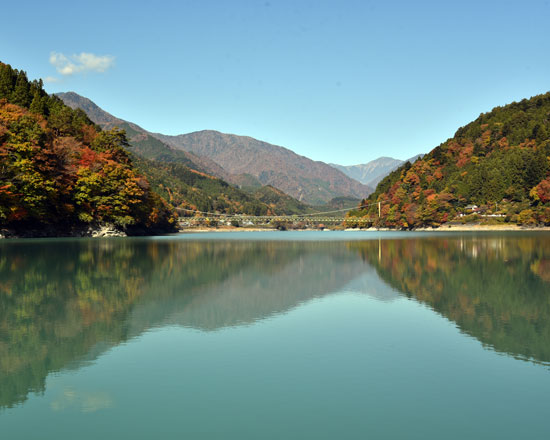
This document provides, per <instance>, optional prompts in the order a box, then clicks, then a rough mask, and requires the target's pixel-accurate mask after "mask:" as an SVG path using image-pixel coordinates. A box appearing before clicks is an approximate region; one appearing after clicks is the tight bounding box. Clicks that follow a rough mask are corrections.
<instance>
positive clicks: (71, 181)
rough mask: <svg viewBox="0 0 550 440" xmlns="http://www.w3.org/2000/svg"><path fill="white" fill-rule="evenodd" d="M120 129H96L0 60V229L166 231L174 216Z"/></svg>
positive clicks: (41, 87)
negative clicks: (94, 227) (135, 163)
mask: <svg viewBox="0 0 550 440" xmlns="http://www.w3.org/2000/svg"><path fill="white" fill-rule="evenodd" d="M125 146H127V140H126V137H125V134H124V132H123V131H120V130H116V129H114V130H109V131H102V130H101V128H99V127H98V126H97V125H95V124H94V123H93V122H92V121H90V119H89V118H88V117H87V116H86V114H85V113H84V112H83V111H82V110H73V109H71V108H69V107H67V106H66V105H64V104H63V102H62V101H61V100H60V99H59V98H57V97H55V96H50V95H48V94H47V93H46V92H45V91H44V89H43V84H42V81H41V80H34V81H29V80H28V78H27V75H26V73H25V72H23V71H21V70H17V69H13V68H12V67H11V66H9V65H6V64H3V63H0V227H3V228H8V229H14V230H26V229H29V228H40V227H41V226H44V225H49V226H51V227H54V226H55V228H56V230H57V231H60V232H61V231H68V230H69V229H71V228H72V227H74V226H75V225H86V224H91V223H112V224H115V225H117V226H119V227H121V228H124V229H126V230H127V231H128V232H130V233H131V232H145V231H151V230H159V231H160V230H162V231H167V230H171V229H173V228H174V226H175V219H176V217H175V214H174V213H173V211H172V209H171V208H169V207H168V205H167V204H166V202H165V201H164V200H163V199H162V198H161V197H160V196H159V195H157V194H156V193H155V192H153V191H152V190H151V188H150V185H149V182H148V181H147V179H146V178H144V177H143V176H142V175H141V174H140V173H139V172H137V170H136V169H135V168H134V166H133V163H132V160H131V158H130V156H129V154H128V153H127V151H126V149H125Z"/></svg>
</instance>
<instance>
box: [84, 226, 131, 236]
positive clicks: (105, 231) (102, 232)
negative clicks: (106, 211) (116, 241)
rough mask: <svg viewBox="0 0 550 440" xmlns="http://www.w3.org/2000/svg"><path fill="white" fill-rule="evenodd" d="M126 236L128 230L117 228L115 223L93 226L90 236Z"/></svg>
mask: <svg viewBox="0 0 550 440" xmlns="http://www.w3.org/2000/svg"><path fill="white" fill-rule="evenodd" d="M126 236H127V234H126V232H124V231H121V230H120V229H117V228H116V227H115V226H114V225H100V226H98V227H97V228H91V230H90V237H94V238H104V237H126Z"/></svg>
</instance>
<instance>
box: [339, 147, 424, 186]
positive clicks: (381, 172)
mask: <svg viewBox="0 0 550 440" xmlns="http://www.w3.org/2000/svg"><path fill="white" fill-rule="evenodd" d="M422 156H423V154H418V155H416V156H414V157H411V158H410V159H407V160H399V159H394V158H392V157H379V158H378V159H375V160H371V161H370V162H367V163H364V164H359V165H347V166H345V165H337V164H334V163H331V164H329V165H331V166H332V167H334V168H336V169H337V170H340V171H342V172H343V173H344V174H346V175H347V176H349V177H351V178H352V179H355V180H357V181H359V182H361V183H363V184H364V185H367V186H369V187H371V188H376V186H377V185H378V183H379V182H380V181H381V180H382V179H383V178H384V177H386V176H387V175H388V174H389V173H391V172H392V171H394V170H396V169H397V168H399V167H400V166H401V165H403V164H404V163H406V162H411V163H414V162H415V161H416V159H418V158H421V157H422Z"/></svg>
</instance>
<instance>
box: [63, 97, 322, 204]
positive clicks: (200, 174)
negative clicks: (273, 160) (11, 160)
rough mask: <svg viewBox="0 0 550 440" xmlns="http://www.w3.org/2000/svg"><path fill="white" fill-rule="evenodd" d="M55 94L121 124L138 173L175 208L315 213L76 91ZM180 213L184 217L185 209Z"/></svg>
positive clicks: (107, 124) (94, 116) (96, 118)
mask: <svg viewBox="0 0 550 440" xmlns="http://www.w3.org/2000/svg"><path fill="white" fill-rule="evenodd" d="M56 96H57V97H59V98H61V99H62V100H63V102H64V103H65V104H66V105H68V106H69V107H71V108H72V109H80V110H82V111H84V112H85V113H86V115H88V117H89V118H90V119H91V120H92V121H93V122H95V123H96V124H98V125H99V126H101V127H102V128H103V129H104V130H107V129H112V128H115V127H118V128H122V129H123V130H124V131H125V132H126V134H127V136H128V142H129V146H128V150H129V151H130V152H131V153H133V155H134V156H133V158H134V162H135V163H136V165H137V166H138V168H139V169H140V171H141V172H142V173H143V174H144V175H145V176H147V179H148V180H149V181H150V182H151V184H152V186H153V189H154V190H155V192H157V193H158V194H160V195H162V196H163V197H164V198H165V199H166V200H167V201H168V202H169V203H170V204H172V205H173V206H175V207H178V208H184V209H191V210H198V211H204V212H213V211H216V212H223V213H229V214H231V213H242V214H251V215H266V214H298V213H303V212H309V211H311V208H309V207H308V206H307V205H304V204H303V203H300V202H298V201H297V200H295V199H293V198H292V197H290V196H288V195H286V194H284V193H283V192H281V191H278V190H275V189H274V188H266V189H265V190H261V189H258V187H261V186H262V184H261V183H260V182H259V181H258V180H257V179H256V178H255V177H253V176H250V175H239V176H236V175H231V174H229V173H228V172H227V171H225V170H224V169H223V168H222V167H221V166H219V165H218V164H217V163H215V162H214V161H212V160H211V159H208V158H206V157H201V156H197V155H195V154H193V153H190V152H187V151H183V150H178V149H175V148H173V147H170V146H168V145H166V144H165V143H163V142H162V141H160V140H159V139H157V138H156V137H154V136H152V135H151V133H149V132H148V131H147V130H145V129H144V128H142V127H140V126H139V125H137V124H134V123H132V122H128V121H125V120H123V119H120V118H118V117H116V116H113V115H112V114H110V113H108V112H106V111H105V110H103V109H102V108H101V107H99V106H98V105H97V104H95V103H94V102H93V101H91V100H90V99H88V98H85V97H83V96H80V95H78V94H77V93H74V92H67V93H57V94H56ZM222 179H223V180H222ZM228 179H229V180H230V181H231V182H232V183H233V184H238V186H240V187H243V186H244V187H246V188H236V187H235V186H233V185H230V184H228V183H227V182H226V181H227V180H228ZM266 194H269V198H268V199H266ZM179 213H180V215H185V213H186V211H183V210H180V211H179ZM188 214H189V215H191V214H192V213H190V212H188Z"/></svg>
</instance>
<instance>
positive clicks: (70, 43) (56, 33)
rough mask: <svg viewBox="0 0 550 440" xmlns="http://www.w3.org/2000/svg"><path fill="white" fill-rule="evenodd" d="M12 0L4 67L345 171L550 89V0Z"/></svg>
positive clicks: (153, 121)
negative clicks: (271, 145) (286, 150)
mask: <svg viewBox="0 0 550 440" xmlns="http://www.w3.org/2000/svg"><path fill="white" fill-rule="evenodd" d="M5 3H6V4H3V5H2V8H1V9H2V12H1V13H2V18H3V19H2V25H1V26H0V60H2V61H4V62H7V63H9V64H11V65H12V66H13V67H15V68H19V69H23V70H26V71H27V73H28V75H29V77H30V78H37V77H41V78H47V77H51V78H50V79H51V80H54V81H56V82H48V83H47V84H46V89H47V90H48V91H49V92H58V91H69V90H73V91H75V92H77V93H80V94H82V95H84V96H86V97H89V98H90V99H92V100H93V101H95V102H96V103H97V104H98V105H100V106H101V107H103V108H104V109H106V110H107V111H109V112H111V113H113V114H114V115H116V116H119V117H121V118H124V119H127V120H130V121H133V122H136V123H138V124H139V125H141V126H143V127H144V128H146V129H148V130H151V131H158V132H162V133H166V134H179V133H187V132H191V131H196V130H202V129H214V130H220V131H223V132H229V133H236V134H241V135H249V136H253V137H255V138H258V139H262V140H265V141H268V142H271V143H275V144H278V145H283V146H285V147H288V148H290V149H292V150H294V151H296V152H297V153H299V154H302V155H305V156H308V157H311V158H313V159H316V160H323V161H326V162H336V163H340V164H343V165H349V164H356V163H364V162H367V161H369V160H371V159H374V158H377V157H379V156H393V157H397V158H401V159H405V158H407V157H409V156H412V155H414V154H417V153H419V152H427V151H429V150H431V149H432V148H433V147H435V146H436V145H438V144H439V143H441V142H443V141H444V140H445V139H447V138H448V137H450V136H452V135H453V134H454V132H455V131H456V129H457V128H458V127H459V126H461V125H464V124H466V123H468V122H469V121H471V120H473V119H475V118H476V117H477V116H478V115H479V113H481V112H484V111H488V110H490V109H491V108H492V107H494V106H496V105H502V104H506V103H508V102H511V101H514V100H520V99H522V98H524V97H530V96H532V95H536V94H539V93H544V92H546V91H549V90H550V1H549V0H523V1H519V0H516V1H506V0H500V1H483V0H478V1H469V0H460V1H456V0H455V1H444V0H438V1H435V0H434V1H390V0H388V1H367V0H363V1H300V0H294V1H277V0H267V1H265V0H263V1H252V0H249V1H244V0H243V1H239V0H233V1H222V0H218V1H212V0H196V1H170V2H167V1H164V2H163V1H158V2H153V1H137V0H135V1H113V0H111V1H101V0H98V1H93V2H84V1H82V2H80V1H78V2H77V1H74V0H72V1H51V2H44V1H30V2H5ZM52 53H55V54H57V55H55V56H53V57H52ZM81 53H88V54H93V55H92V56H88V57H87V58H86V57H79V56H78V55H79V54H81ZM74 55H77V56H76V57H73V56H74ZM107 56H110V57H111V58H102V57H107ZM52 61H53V62H54V64H55V65H54V64H52ZM68 63H72V64H68ZM56 66H57V67H58V69H59V71H61V72H62V73H60V72H59V71H57V70H56ZM63 73H64V74H63Z"/></svg>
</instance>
